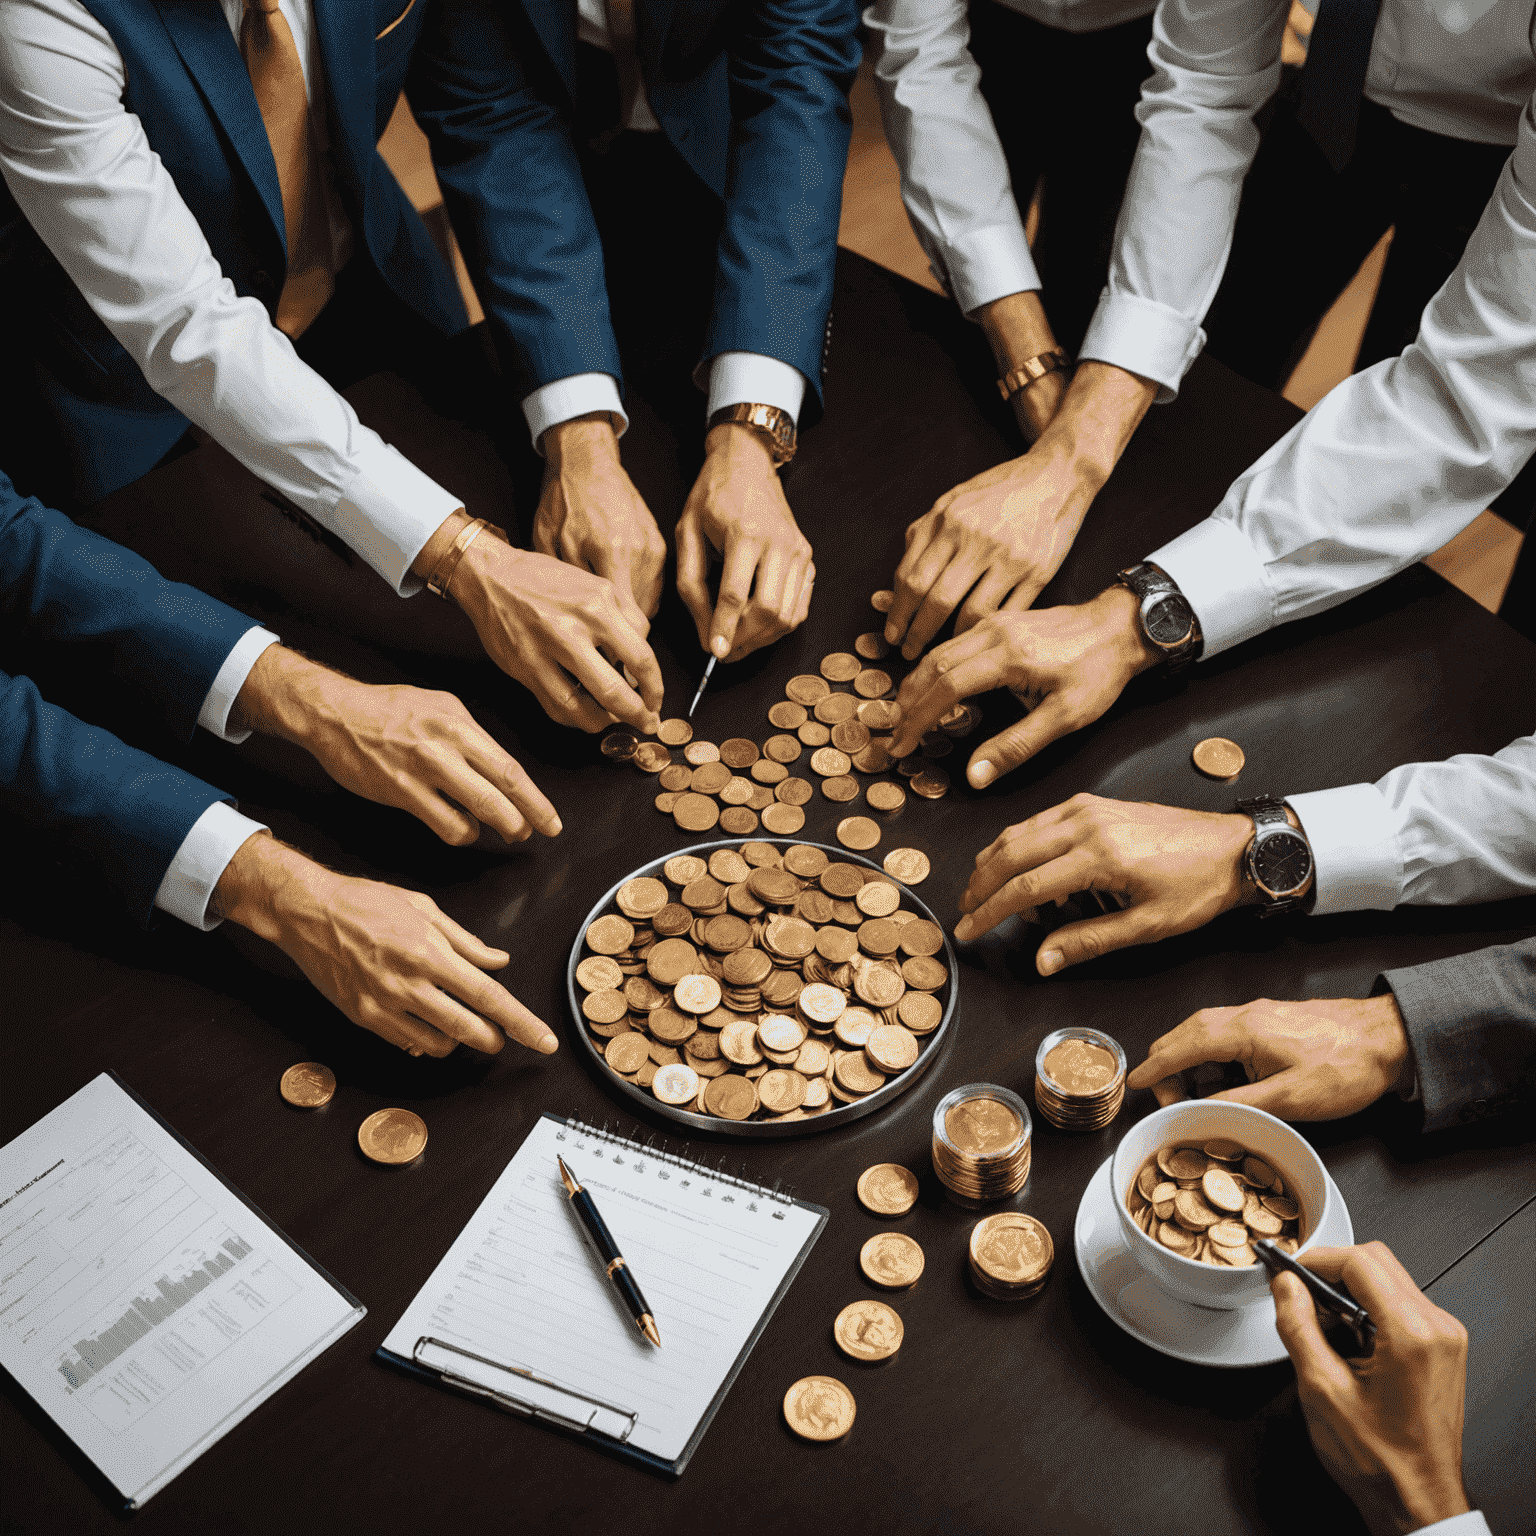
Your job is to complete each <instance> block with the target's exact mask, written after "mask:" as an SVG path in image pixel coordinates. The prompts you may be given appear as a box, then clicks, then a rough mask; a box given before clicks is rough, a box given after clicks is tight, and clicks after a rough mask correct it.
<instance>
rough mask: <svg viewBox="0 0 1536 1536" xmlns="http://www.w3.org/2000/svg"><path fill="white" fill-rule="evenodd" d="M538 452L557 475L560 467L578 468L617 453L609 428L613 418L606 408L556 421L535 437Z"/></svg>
mask: <svg viewBox="0 0 1536 1536" xmlns="http://www.w3.org/2000/svg"><path fill="white" fill-rule="evenodd" d="M539 451H540V452H541V453H542V454H543V455H544V461H545V463H546V464H547V465H548V466H549V472H550V473H553V474H558V473H559V472H560V471H561V469H563V468H572V469H575V468H580V467H581V466H583V465H586V464H592V463H595V462H599V461H611V460H615V459H617V458H618V456H619V437H618V433H616V432H615V431H614V429H613V417H612V416H610V415H609V414H608V412H607V411H589V412H588V413H587V414H586V415H585V416H573V417H571V418H570V420H569V421H557V422H556V423H555V424H554V426H552V427H550V428H548V429H547V430H546V431H545V433H544V435H543V436H542V437H541V438H540V439H539Z"/></svg>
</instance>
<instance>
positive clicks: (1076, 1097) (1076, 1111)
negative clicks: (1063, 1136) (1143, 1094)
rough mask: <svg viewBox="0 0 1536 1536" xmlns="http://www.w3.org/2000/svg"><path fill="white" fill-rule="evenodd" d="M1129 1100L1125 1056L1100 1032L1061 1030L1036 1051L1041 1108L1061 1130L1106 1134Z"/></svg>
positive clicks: (1037, 1101)
mask: <svg viewBox="0 0 1536 1536" xmlns="http://www.w3.org/2000/svg"><path fill="white" fill-rule="evenodd" d="M1124 1102H1125V1052H1124V1051H1122V1050H1121V1049H1120V1045H1119V1042H1118V1041H1116V1040H1114V1039H1112V1038H1111V1037H1110V1036H1109V1035H1103V1034H1100V1033H1099V1031H1098V1030H1096V1029H1058V1030H1057V1031H1056V1032H1055V1034H1052V1035H1047V1036H1046V1037H1045V1039H1044V1040H1042V1041H1041V1042H1040V1049H1039V1051H1037V1052H1036V1053H1035V1108H1036V1109H1038V1110H1039V1111H1040V1113H1041V1114H1042V1115H1044V1116H1045V1118H1046V1119H1047V1120H1049V1121H1050V1123H1051V1124H1052V1125H1054V1126H1055V1127H1056V1129H1057V1130H1059V1131H1098V1130H1102V1129H1103V1128H1104V1127H1105V1126H1106V1125H1108V1124H1109V1122H1110V1121H1111V1120H1113V1119H1114V1118H1115V1116H1116V1115H1118V1114H1119V1113H1120V1106H1121V1104H1122V1103H1124Z"/></svg>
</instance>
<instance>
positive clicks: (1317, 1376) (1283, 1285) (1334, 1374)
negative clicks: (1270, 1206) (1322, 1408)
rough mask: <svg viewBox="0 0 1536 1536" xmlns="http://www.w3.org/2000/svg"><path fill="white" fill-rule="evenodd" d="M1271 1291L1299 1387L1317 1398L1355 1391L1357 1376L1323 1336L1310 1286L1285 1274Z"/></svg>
mask: <svg viewBox="0 0 1536 1536" xmlns="http://www.w3.org/2000/svg"><path fill="white" fill-rule="evenodd" d="M1306 1262H1308V1260H1305V1259H1304V1260H1303V1263H1306ZM1269 1288H1270V1290H1271V1291H1273V1292H1274V1297H1275V1330H1276V1332H1278V1333H1279V1335H1280V1342H1281V1343H1282V1344H1284V1345H1285V1351H1286V1353H1287V1354H1288V1355H1289V1356H1290V1357H1291V1363H1292V1364H1293V1365H1294V1366H1295V1367H1296V1385H1297V1386H1298V1387H1299V1388H1300V1389H1301V1392H1302V1395H1303V1396H1304V1397H1309V1398H1313V1399H1316V1398H1318V1397H1324V1396H1326V1395H1329V1394H1334V1393H1339V1394H1349V1393H1350V1392H1352V1391H1353V1390H1354V1388H1355V1381H1354V1376H1353V1375H1352V1373H1351V1372H1350V1369H1349V1367H1348V1366H1347V1365H1345V1363H1344V1361H1343V1360H1342V1359H1340V1357H1339V1356H1338V1355H1336V1354H1335V1353H1334V1351H1333V1348H1332V1347H1331V1346H1330V1345H1329V1343H1328V1341H1327V1339H1325V1338H1324V1337H1323V1329H1322V1325H1321V1324H1320V1323H1319V1322H1318V1320H1317V1308H1316V1307H1315V1306H1313V1304H1312V1297H1311V1295H1310V1294H1309V1293H1308V1291H1307V1288H1306V1286H1304V1285H1303V1284H1302V1283H1301V1281H1300V1280H1298V1279H1297V1278H1296V1276H1295V1275H1291V1274H1286V1273H1283V1272H1282V1273H1280V1274H1278V1275H1274V1276H1272V1277H1271V1278H1270V1282H1269Z"/></svg>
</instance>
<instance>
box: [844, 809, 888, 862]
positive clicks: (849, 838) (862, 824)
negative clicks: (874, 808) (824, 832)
mask: <svg viewBox="0 0 1536 1536" xmlns="http://www.w3.org/2000/svg"><path fill="white" fill-rule="evenodd" d="M837 840H838V842H840V843H841V844H842V845H843V847H844V848H852V849H855V850H856V851H858V852H860V853H862V852H863V851H864V850H866V849H869V848H873V847H874V846H875V845H876V844H877V843H878V842H879V841H880V828H879V827H878V826H876V825H875V823H874V822H872V821H871V820H870V819H869V817H868V816H847V817H844V819H843V820H842V821H840V822H838V824H837Z"/></svg>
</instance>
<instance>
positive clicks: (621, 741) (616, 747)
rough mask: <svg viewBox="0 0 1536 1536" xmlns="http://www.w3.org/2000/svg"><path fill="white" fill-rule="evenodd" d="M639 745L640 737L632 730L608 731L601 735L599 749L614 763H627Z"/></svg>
mask: <svg viewBox="0 0 1536 1536" xmlns="http://www.w3.org/2000/svg"><path fill="white" fill-rule="evenodd" d="M639 746H640V738H639V737H638V736H637V735H635V733H634V732H633V731H622V730H621V731H609V732H608V734H607V735H606V736H604V737H603V739H602V743H601V745H600V747H599V750H600V751H601V752H602V754H603V756H604V757H609V758H612V759H613V761H614V762H616V763H627V762H628V761H629V760H630V759H631V758H632V757H633V756H634V755H635V752H636V751H637V749H638V748H639Z"/></svg>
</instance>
